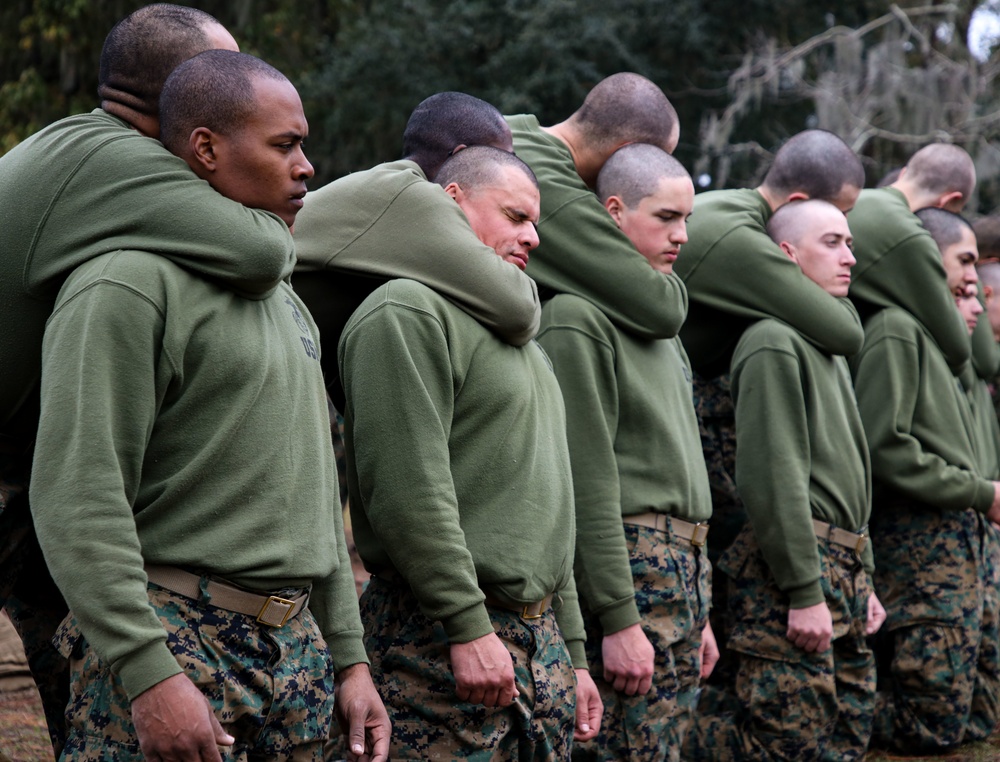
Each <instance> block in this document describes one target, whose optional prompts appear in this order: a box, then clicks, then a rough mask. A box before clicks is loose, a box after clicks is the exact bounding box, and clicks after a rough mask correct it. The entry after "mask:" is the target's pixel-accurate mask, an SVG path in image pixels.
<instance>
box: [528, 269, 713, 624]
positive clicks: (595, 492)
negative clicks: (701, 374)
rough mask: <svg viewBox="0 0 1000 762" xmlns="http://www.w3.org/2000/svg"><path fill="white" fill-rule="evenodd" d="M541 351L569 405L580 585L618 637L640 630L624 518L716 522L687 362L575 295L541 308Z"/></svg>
mask: <svg viewBox="0 0 1000 762" xmlns="http://www.w3.org/2000/svg"><path fill="white" fill-rule="evenodd" d="M647 266H648V265H647ZM538 342H539V343H540V344H541V345H542V347H543V348H544V349H545V351H546V353H547V354H548V355H549V357H550V358H551V359H552V366H553V368H554V369H555V373H556V377H557V378H558V379H559V385H560V387H561V388H562V393H563V399H564V401H565V403H566V420H567V426H568V428H567V432H568V439H569V447H570V456H571V457H570V460H571V463H572V468H573V491H574V494H575V496H576V518H577V541H576V576H577V585H578V587H579V592H580V596H581V598H582V600H583V601H584V603H585V604H586V608H587V609H588V610H589V611H592V612H593V613H594V614H595V615H596V616H598V617H599V618H600V620H601V626H602V628H603V630H604V632H605V633H612V632H617V631H618V630H621V629H624V628H625V627H628V626H630V625H632V624H636V623H637V622H639V621H640V617H639V611H638V609H637V607H636V602H635V588H634V585H633V582H632V572H631V568H630V563H629V553H628V548H627V546H626V542H625V534H624V532H623V528H622V516H631V515H635V514H639V513H648V512H656V513H666V514H670V515H672V516H677V517H678V518H682V519H685V520H687V521H692V522H697V521H707V520H708V519H709V518H710V516H711V514H712V501H711V496H710V494H709V487H708V473H707V472H706V470H705V459H704V457H703V456H702V452H701V437H700V435H699V433H698V421H697V419H696V418H695V414H694V404H693V402H692V396H691V372H690V369H689V368H688V364H687V356H686V355H685V354H684V349H683V347H682V346H681V343H680V340H679V339H660V340H648V339H638V338H636V337H634V336H632V335H631V334H629V333H627V332H625V331H622V330H619V329H618V328H616V327H615V325H614V324H613V323H612V322H611V320H610V319H609V318H608V317H607V316H606V315H605V314H604V312H603V311H602V310H601V309H599V308H598V307H596V306H594V305H593V304H591V303H590V302H588V301H586V300H585V299H581V298H580V297H577V296H571V295H568V294H562V295H559V296H556V297H555V298H553V299H551V300H550V301H549V302H547V303H546V305H545V306H544V308H543V309H542V329H541V332H540V333H539V336H538Z"/></svg>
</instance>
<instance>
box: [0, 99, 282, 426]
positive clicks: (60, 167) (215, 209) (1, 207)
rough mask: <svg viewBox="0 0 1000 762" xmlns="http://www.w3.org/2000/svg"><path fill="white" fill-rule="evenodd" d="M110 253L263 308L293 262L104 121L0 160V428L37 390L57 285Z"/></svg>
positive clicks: (67, 129)
mask: <svg viewBox="0 0 1000 762" xmlns="http://www.w3.org/2000/svg"><path fill="white" fill-rule="evenodd" d="M118 249H141V250H144V251H152V252H155V253H158V254H162V255H163V256H166V257H168V258H170V259H172V260H173V261H175V262H177V263H178V264H181V265H183V266H184V267H187V268H189V269H191V270H193V271H195V272H197V273H200V274H201V275H204V276H205V277H209V278H213V279H215V280H217V281H218V282H220V283H222V284H223V285H225V286H226V287H227V288H231V289H233V290H234V291H237V292H239V293H241V294H243V295H244V296H248V297H251V298H264V297H267V296H269V295H270V294H271V293H273V291H274V289H275V288H276V287H277V285H278V282H279V281H280V280H281V279H282V278H285V277H287V276H288V274H289V273H290V272H291V269H292V264H293V262H294V257H295V251H294V248H293V245H292V238H291V236H290V235H289V233H288V228H287V226H286V225H285V223H284V222H282V221H281V220H280V219H279V218H278V217H276V216H275V215H272V214H269V213H267V212H260V211H255V210H252V209H247V208H246V207H244V206H243V205H242V204H238V203H236V202H235V201H231V200H230V199H227V198H225V197H224V196H221V195H219V194H218V193H216V192H215V191H214V190H213V189H212V188H211V186H209V184H208V183H206V182H205V181H203V180H199V179H198V178H197V177H196V176H195V174H194V173H193V172H192V171H191V170H190V169H189V168H188V166H187V164H185V163H184V162H183V161H182V160H181V159H179V158H177V157H176V156H174V155H173V154H171V153H170V152H169V151H167V150H166V149H165V148H164V147H163V146H162V145H160V143H159V142H158V141H156V140H153V139H152V138H146V137H143V136H142V135H140V134H139V133H138V132H136V131H135V130H132V129H130V128H129V127H128V125H127V124H126V123H125V122H123V121H121V120H120V119H117V118H115V117H113V116H110V115H109V114H107V113H105V112H104V111H101V110H100V109H98V110H95V111H93V112H91V113H90V114H83V115H79V116H73V117H69V118H67V119H63V120H61V121H58V122H56V123H55V124H53V125H50V126H49V127H46V128H45V129H44V130H42V131H41V132H39V133H37V134H35V135H33V136H32V137H30V138H28V139H27V140H25V141H24V142H23V143H21V144H19V145H18V146H16V147H15V148H13V149H12V150H11V151H10V152H8V153H7V154H5V155H4V156H3V157H0V251H2V252H3V257H0V366H2V367H3V369H4V370H3V372H2V373H0V425H2V424H3V423H4V422H5V421H6V420H7V419H9V418H10V417H11V416H12V415H13V414H14V412H15V411H16V410H17V409H18V407H20V406H21V405H22V403H23V401H24V399H25V397H26V396H27V395H28V394H29V393H30V392H31V391H32V389H33V388H34V387H35V385H36V383H37V381H38V373H39V367H40V363H41V346H42V334H43V332H44V329H45V320H46V318H48V316H49V315H50V314H51V312H52V306H53V303H54V302H55V298H56V293H57V292H58V291H59V287H60V286H61V285H62V282H63V280H64V278H65V277H66V276H67V275H68V274H69V273H70V272H71V271H72V270H73V269H74V268H76V267H77V266H78V265H80V264H81V263H83V262H86V261H87V260H89V259H92V258H93V257H96V256H98V255H100V254H103V253H105V252H110V251H116V250H118Z"/></svg>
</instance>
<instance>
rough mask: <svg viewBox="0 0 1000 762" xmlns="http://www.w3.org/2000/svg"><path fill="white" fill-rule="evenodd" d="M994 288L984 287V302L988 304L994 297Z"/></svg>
mask: <svg viewBox="0 0 1000 762" xmlns="http://www.w3.org/2000/svg"><path fill="white" fill-rule="evenodd" d="M994 293H995V292H994V291H993V286H986V285H984V286H983V301H986V302H988V301H989V300H990V299H992V298H993V295H994Z"/></svg>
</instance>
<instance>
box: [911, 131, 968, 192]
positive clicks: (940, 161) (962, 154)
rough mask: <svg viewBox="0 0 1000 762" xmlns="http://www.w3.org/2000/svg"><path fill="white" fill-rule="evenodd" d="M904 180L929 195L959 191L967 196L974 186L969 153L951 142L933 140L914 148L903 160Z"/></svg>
mask: <svg viewBox="0 0 1000 762" xmlns="http://www.w3.org/2000/svg"><path fill="white" fill-rule="evenodd" d="M905 170H906V173H905V178H906V180H907V181H909V182H910V183H912V184H913V185H915V186H916V187H918V188H920V190H922V191H923V192H925V193H927V194H928V195H932V196H942V195H945V194H948V193H961V194H962V198H963V199H965V200H968V198H969V196H971V195H972V191H973V189H974V188H975V186H976V168H975V165H973V163H972V157H970V156H969V154H968V153H966V151H965V150H964V149H962V148H959V147H958V146H955V145H951V144H950V143H932V144H931V145H929V146H924V147H923V148H921V149H920V150H919V151H917V152H916V153H915V154H913V156H912V157H911V158H910V160H909V161H908V162H907V163H906V167H905Z"/></svg>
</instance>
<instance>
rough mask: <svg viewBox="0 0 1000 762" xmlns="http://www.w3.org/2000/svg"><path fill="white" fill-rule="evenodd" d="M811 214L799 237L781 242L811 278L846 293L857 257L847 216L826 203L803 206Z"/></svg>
mask: <svg viewBox="0 0 1000 762" xmlns="http://www.w3.org/2000/svg"><path fill="white" fill-rule="evenodd" d="M802 214H805V215H808V220H807V221H806V224H804V225H803V226H802V228H801V229H802V230H803V232H802V233H801V234H800V235H799V239H798V241H795V242H791V241H781V242H779V245H780V246H781V249H782V251H784V252H785V253H786V254H787V255H788V256H789V257H790V258H791V259H792V261H794V262H796V263H797V264H798V265H799V267H800V268H802V273H803V274H804V275H805V276H806V277H807V278H809V280H811V281H813V282H814V283H816V284H817V285H818V286H819V287H820V288H822V289H823V290H824V291H826V292H827V293H828V294H830V295H831V296H837V297H841V296H847V292H848V290H849V289H850V287H851V268H852V267H853V266H854V264H855V262H857V260H856V259H855V258H854V252H853V251H851V246H852V244H853V243H854V239H853V237H852V236H851V229H850V228H849V227H848V226H847V218H846V217H845V216H844V214H843V213H842V212H840V211H838V210H837V209H835V208H833V207H831V206H828V205H826V204H823V205H821V206H815V207H811V208H808V209H803V210H802Z"/></svg>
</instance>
